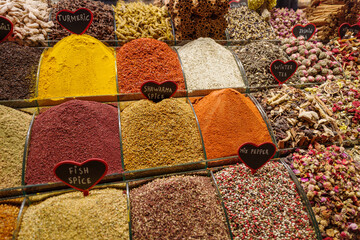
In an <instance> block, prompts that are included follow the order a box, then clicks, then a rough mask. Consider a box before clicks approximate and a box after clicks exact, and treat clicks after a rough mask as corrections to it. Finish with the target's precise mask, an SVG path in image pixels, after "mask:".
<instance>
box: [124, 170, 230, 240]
mask: <svg viewBox="0 0 360 240" xmlns="http://www.w3.org/2000/svg"><path fill="white" fill-rule="evenodd" d="M130 203H131V223H132V229H131V230H132V233H133V239H134V240H137V239H208V240H220V239H229V233H228V228H227V226H226V223H225V214H224V212H223V209H222V208H221V206H220V204H219V198H218V196H217V193H216V189H215V187H214V185H213V183H212V181H211V178H209V177H203V176H175V177H169V178H163V179H156V180H154V181H152V182H150V183H148V184H146V185H143V186H141V187H138V188H135V189H132V190H131V191H130Z"/></svg>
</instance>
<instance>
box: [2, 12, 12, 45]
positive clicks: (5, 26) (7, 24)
mask: <svg viewBox="0 0 360 240" xmlns="http://www.w3.org/2000/svg"><path fill="white" fill-rule="evenodd" d="M13 30H14V25H13V24H12V22H11V21H10V20H9V19H7V18H6V17H2V16H0V42H2V41H5V39H6V38H8V37H9V36H10V35H11V34H12V32H13Z"/></svg>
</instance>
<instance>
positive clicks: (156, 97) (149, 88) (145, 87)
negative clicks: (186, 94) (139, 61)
mask: <svg viewBox="0 0 360 240" xmlns="http://www.w3.org/2000/svg"><path fill="white" fill-rule="evenodd" d="M177 88H178V86H177V84H176V83H175V82H173V81H165V82H162V83H157V82H154V81H147V82H144V83H143V84H142V85H141V93H142V94H143V95H144V96H145V97H146V98H147V99H149V100H151V101H153V102H155V103H157V102H160V101H161V100H163V99H165V98H171V97H172V96H174V94H175V93H176V90H177Z"/></svg>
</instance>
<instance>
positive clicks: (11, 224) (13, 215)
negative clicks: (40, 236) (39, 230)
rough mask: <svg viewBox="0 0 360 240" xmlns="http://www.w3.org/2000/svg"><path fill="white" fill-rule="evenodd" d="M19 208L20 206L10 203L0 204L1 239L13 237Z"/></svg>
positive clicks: (6, 239)
mask: <svg viewBox="0 0 360 240" xmlns="http://www.w3.org/2000/svg"><path fill="white" fill-rule="evenodd" d="M19 210H20V209H19V208H18V207H16V206H12V205H9V204H1V205H0V239H2V240H11V239H12V237H13V233H14V231H15V227H16V219H17V217H18V214H19Z"/></svg>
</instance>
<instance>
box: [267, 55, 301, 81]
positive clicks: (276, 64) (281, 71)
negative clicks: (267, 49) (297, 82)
mask: <svg viewBox="0 0 360 240" xmlns="http://www.w3.org/2000/svg"><path fill="white" fill-rule="evenodd" d="M296 69H297V63H296V62H295V61H294V60H289V61H287V62H286V63H285V62H283V61H282V60H275V61H273V62H272V63H271V65H270V71H271V74H272V75H273V76H274V78H275V79H276V81H278V82H279V84H282V83H284V82H286V81H287V80H288V79H289V78H291V76H292V75H294V73H295V72H296Z"/></svg>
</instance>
